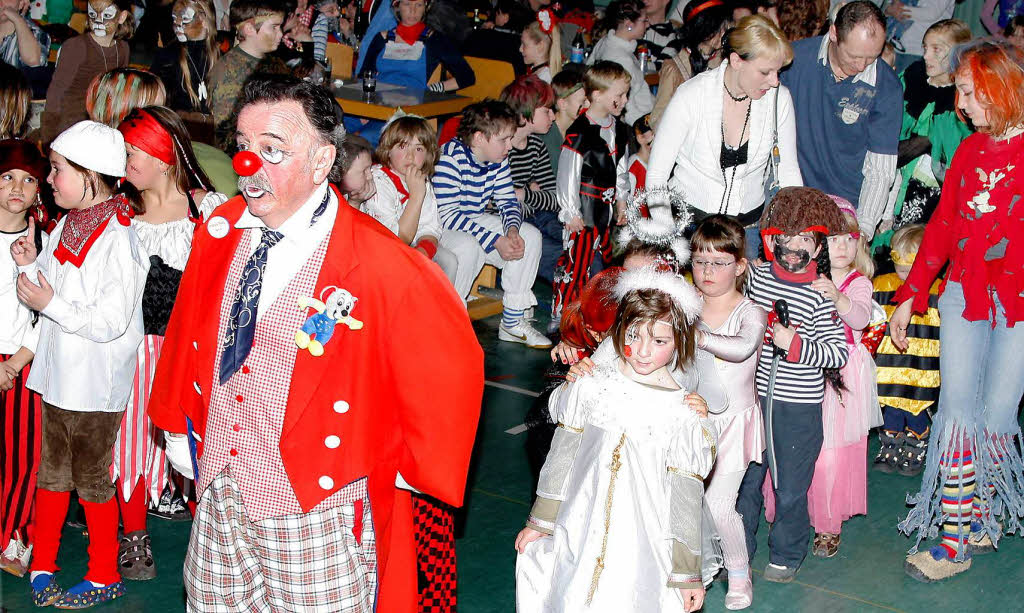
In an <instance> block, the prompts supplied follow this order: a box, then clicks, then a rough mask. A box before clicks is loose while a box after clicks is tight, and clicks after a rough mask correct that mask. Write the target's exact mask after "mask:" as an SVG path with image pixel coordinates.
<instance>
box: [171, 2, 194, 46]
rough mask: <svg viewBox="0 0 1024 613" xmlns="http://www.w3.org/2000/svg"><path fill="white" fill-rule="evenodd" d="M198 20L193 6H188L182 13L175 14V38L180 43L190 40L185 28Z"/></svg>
mask: <svg viewBox="0 0 1024 613" xmlns="http://www.w3.org/2000/svg"><path fill="white" fill-rule="evenodd" d="M195 18H196V10H195V9H194V8H192V7H191V6H186V7H185V9H184V10H183V11H181V12H180V13H175V14H174V36H176V37H177V39H178V41H179V42H182V43H183V42H185V41H187V40H188V36H186V35H185V28H187V27H188V26H189V24H191V23H192V22H193V21H194V20H195Z"/></svg>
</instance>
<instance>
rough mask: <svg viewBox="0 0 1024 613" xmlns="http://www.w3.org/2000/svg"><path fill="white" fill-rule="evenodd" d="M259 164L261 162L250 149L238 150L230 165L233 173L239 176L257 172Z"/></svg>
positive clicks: (260, 164)
mask: <svg viewBox="0 0 1024 613" xmlns="http://www.w3.org/2000/svg"><path fill="white" fill-rule="evenodd" d="M261 166H263V162H261V161H260V158H259V156H258V155H256V154H255V153H253V152H252V151H239V152H238V153H236V154H235V157H234V158H233V159H232V160H231V167H232V168H234V169H235V173H236V174H238V176H240V177H251V176H253V175H254V174H256V173H257V172H259V169H260V167H261Z"/></svg>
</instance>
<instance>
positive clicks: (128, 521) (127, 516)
mask: <svg viewBox="0 0 1024 613" xmlns="http://www.w3.org/2000/svg"><path fill="white" fill-rule="evenodd" d="M123 492H124V488H123V487H122V485H121V483H120V482H118V484H117V505H118V506H119V507H121V522H122V523H123V524H124V533H125V534H131V533H132V532H137V531H139V530H143V531H144V530H145V529H146V513H147V511H148V508H147V506H148V502H149V500H148V492H147V491H146V483H145V481H144V480H143V479H142V477H139V480H138V481H137V482H136V483H135V488H134V489H133V490H132V495H131V498H129V499H128V500H125V499H124V494H123Z"/></svg>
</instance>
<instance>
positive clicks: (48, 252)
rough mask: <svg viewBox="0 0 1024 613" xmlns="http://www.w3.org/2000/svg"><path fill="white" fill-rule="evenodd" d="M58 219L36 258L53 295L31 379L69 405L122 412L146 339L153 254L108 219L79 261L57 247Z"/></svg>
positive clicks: (35, 267)
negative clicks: (145, 303)
mask: <svg viewBox="0 0 1024 613" xmlns="http://www.w3.org/2000/svg"><path fill="white" fill-rule="evenodd" d="M67 219H68V218H67V217H64V218H63V219H61V220H60V221H59V222H57V227H56V228H54V230H53V234H51V235H50V236H49V237H48V238H47V240H46V241H45V242H44V243H43V249H42V251H41V252H40V253H39V257H37V258H36V261H35V262H34V263H32V264H29V265H28V266H22V267H20V268H19V270H20V271H21V272H25V273H27V274H28V276H29V278H30V279H35V278H36V271H41V272H42V273H43V276H44V277H45V278H46V280H47V282H48V283H49V284H50V285H51V286H52V287H53V291H54V295H53V298H52V299H51V300H50V303H49V304H48V305H46V308H44V309H43V311H42V313H41V315H42V317H40V320H39V322H40V323H39V342H38V344H37V346H36V356H35V359H34V360H33V362H32V372H31V373H30V374H29V377H28V382H27V385H28V387H29V389H32V390H35V391H37V392H39V393H40V394H42V396H43V400H45V401H46V402H48V403H50V404H52V405H54V406H57V407H59V408H61V409H64V410H66V411H103V412H109V413H115V412H118V411H123V410H124V409H125V406H126V405H127V403H128V398H129V397H130V396H131V392H132V382H133V381H134V378H135V363H136V357H135V356H136V351H137V350H138V347H139V343H140V342H141V341H142V336H143V326H142V290H143V288H144V287H145V285H146V275H147V273H148V272H149V258H148V257H146V255H145V254H144V253H143V251H142V247H141V245H140V244H139V237H138V236H137V235H136V234H135V230H133V229H132V228H131V227H130V226H125V225H122V224H121V223H120V222H119V221H118V219H117V217H113V218H111V219H110V221H109V222H108V223H107V225H106V227H105V228H104V230H103V232H102V233H101V234H100V236H99V237H98V238H97V239H96V242H95V243H93V245H92V247H91V248H90V250H89V253H88V255H87V256H86V257H85V261H83V262H82V266H81V267H80V268H76V267H75V266H73V265H72V264H70V263H68V264H61V263H60V262H58V261H57V259H56V258H55V257H54V255H53V252H54V250H56V248H57V245H58V244H59V243H60V235H61V232H62V231H63V229H64V224H65V223H66V222H67Z"/></svg>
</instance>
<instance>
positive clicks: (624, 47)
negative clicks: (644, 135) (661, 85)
mask: <svg viewBox="0 0 1024 613" xmlns="http://www.w3.org/2000/svg"><path fill="white" fill-rule="evenodd" d="M598 60H608V61H611V62H618V63H619V64H620V65H621V66H622V67H623V68H625V69H626V72H628V73H629V77H630V80H629V100H628V101H627V102H626V108H625V112H624V113H623V117H622V121H624V122H626V125H628V126H630V127H632V125H633V122H634V121H636V120H637V119H640V118H641V117H643V116H644V115H646V114H647V113H650V112H651V110H652V109H653V108H654V94H652V93H651V88H650V87H649V86H648V85H647V81H645V80H644V73H642V72H640V61H639V60H637V59H636V41H635V40H624V39H621V38H619V37H618V36H616V35H615V32H609V33H607V34H605V35H604V38H602V39H601V40H599V41H597V44H596V45H594V51H593V53H591V54H590V57H589V58H587V63H588V64H593V63H594V62H597V61H598Z"/></svg>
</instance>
